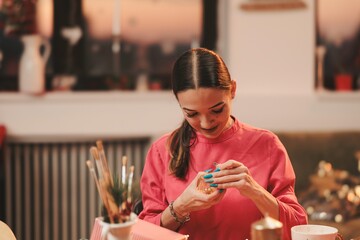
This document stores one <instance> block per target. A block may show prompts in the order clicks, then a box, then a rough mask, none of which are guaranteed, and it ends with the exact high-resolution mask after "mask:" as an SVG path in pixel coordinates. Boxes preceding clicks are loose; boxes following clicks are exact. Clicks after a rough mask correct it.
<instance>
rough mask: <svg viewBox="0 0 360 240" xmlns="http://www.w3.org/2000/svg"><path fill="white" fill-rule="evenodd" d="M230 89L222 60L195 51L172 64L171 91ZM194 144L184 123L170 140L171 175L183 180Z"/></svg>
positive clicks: (229, 81)
mask: <svg viewBox="0 0 360 240" xmlns="http://www.w3.org/2000/svg"><path fill="white" fill-rule="evenodd" d="M198 88H218V89H223V90H230V89H231V77H230V74H229V71H228V69H227V67H226V65H225V63H224V61H223V59H222V58H221V57H220V56H219V55H218V54H216V53H215V52H213V51H211V50H208V49H205V48H195V49H191V50H189V51H187V52H185V53H183V54H182V55H181V56H180V57H179V58H178V59H177V61H176V62H175V64H174V67H173V71H172V90H173V93H174V95H175V97H176V98H178V97H177V95H178V93H179V92H181V91H186V90H189V89H198ZM194 142H195V133H194V130H193V129H192V127H191V126H190V124H189V123H188V122H187V121H186V120H184V121H183V123H182V124H181V126H180V127H179V128H178V129H176V130H175V131H174V132H172V134H171V135H170V137H169V141H168V146H169V151H170V157H171V160H170V165H169V168H170V171H171V172H172V173H173V174H174V175H175V176H176V177H178V178H180V179H185V177H186V175H187V172H188V169H189V162H190V147H191V146H192V144H193V143H194Z"/></svg>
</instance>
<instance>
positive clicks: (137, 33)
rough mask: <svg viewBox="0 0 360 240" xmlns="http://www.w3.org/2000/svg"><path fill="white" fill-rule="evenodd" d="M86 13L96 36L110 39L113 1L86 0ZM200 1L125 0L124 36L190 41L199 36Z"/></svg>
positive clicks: (139, 39) (137, 39)
mask: <svg viewBox="0 0 360 240" xmlns="http://www.w3.org/2000/svg"><path fill="white" fill-rule="evenodd" d="M83 5H84V6H83V8H84V16H85V18H86V19H87V21H88V22H89V32H90V34H91V35H92V36H93V37H95V38H100V39H103V38H109V37H110V36H111V30H112V21H113V18H112V15H113V12H114V11H113V6H114V1H113V0H102V1H99V0H85V1H84V2H83ZM201 9H202V8H201V1H199V0H197V1H194V0H171V1H165V0H122V1H121V14H120V15H121V21H122V22H121V31H122V32H121V34H122V37H123V38H125V39H127V40H129V41H132V42H139V43H151V42H158V41H172V40H175V39H176V40H177V41H187V42H189V41H191V40H192V39H193V38H199V33H200V28H201Z"/></svg>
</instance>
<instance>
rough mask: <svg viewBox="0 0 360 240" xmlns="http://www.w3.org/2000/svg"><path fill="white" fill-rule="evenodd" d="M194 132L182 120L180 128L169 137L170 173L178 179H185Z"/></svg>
mask: <svg viewBox="0 0 360 240" xmlns="http://www.w3.org/2000/svg"><path fill="white" fill-rule="evenodd" d="M194 136H195V134H194V130H193V129H192V127H191V126H190V124H189V123H188V122H187V121H186V120H184V121H183V123H182V124H181V126H180V127H179V128H178V129H176V130H175V131H174V132H172V134H171V135H170V137H169V140H168V146H169V151H170V156H171V160H170V164H169V168H170V171H171V172H172V173H173V174H174V175H175V176H176V177H177V178H180V179H185V177H186V175H187V173H188V170H189V165H190V147H191V146H192V144H193V142H191V140H192V139H193V138H194Z"/></svg>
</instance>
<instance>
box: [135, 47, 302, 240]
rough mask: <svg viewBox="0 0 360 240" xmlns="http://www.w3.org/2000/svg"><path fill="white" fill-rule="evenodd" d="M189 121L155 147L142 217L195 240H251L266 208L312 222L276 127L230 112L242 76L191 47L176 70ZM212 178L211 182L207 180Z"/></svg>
mask: <svg viewBox="0 0 360 240" xmlns="http://www.w3.org/2000/svg"><path fill="white" fill-rule="evenodd" d="M172 84H173V92H174V94H175V97H176V99H177V100H178V102H179V105H180V108H181V110H182V112H183V114H184V118H185V119H184V121H183V123H182V125H181V126H180V127H179V128H178V129H176V130H175V131H174V132H172V133H171V134H167V135H165V136H163V137H161V138H160V139H158V140H157V141H156V142H155V143H153V144H152V146H151V148H150V149H149V152H148V155H147V158H146V162H145V167H144V171H143V175H142V179H141V190H142V200H143V205H144V210H143V211H142V212H141V214H140V218H141V219H144V220H146V221H149V222H152V223H155V224H158V225H161V226H163V227H165V228H168V229H171V230H174V231H179V232H180V233H183V234H188V235H190V239H216V240H219V239H224V240H229V239H250V228H251V224H252V223H253V222H255V221H257V220H259V219H261V218H262V217H263V216H264V215H265V214H268V215H269V216H270V217H272V218H275V219H278V220H279V221H281V222H282V223H283V230H284V231H283V239H291V238H290V228H291V227H292V226H294V225H298V224H305V223H307V216H306V213H305V211H304V209H303V208H302V207H301V206H300V204H299V203H298V202H297V199H296V196H295V194H294V182H295V175H294V171H293V168H292V165H291V162H290V160H289V157H288V155H287V152H286V150H285V148H284V146H283V145H282V144H281V142H280V141H279V139H278V138H277V137H276V136H275V135H274V134H273V133H271V132H269V131H267V130H263V129H259V128H255V127H252V126H249V125H247V124H245V123H241V122H240V121H239V120H238V119H236V118H235V117H234V116H232V115H231V102H232V99H234V97H235V92H236V82H235V81H233V80H231V77H230V74H229V72H228V69H227V67H226V65H225V63H224V62H223V60H222V59H221V57H220V56H218V55H217V54H216V53H214V52H212V51H210V50H207V49H203V48H198V49H192V50H189V51H187V52H185V53H184V54H183V55H182V56H180V58H179V59H178V60H177V61H176V63H175V65H174V68H173V73H172ZM206 184H210V185H206Z"/></svg>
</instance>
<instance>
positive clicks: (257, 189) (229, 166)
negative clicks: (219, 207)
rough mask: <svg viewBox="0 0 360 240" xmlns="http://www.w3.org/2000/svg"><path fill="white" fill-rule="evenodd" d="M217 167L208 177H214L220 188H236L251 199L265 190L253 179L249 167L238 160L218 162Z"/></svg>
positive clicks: (214, 181)
mask: <svg viewBox="0 0 360 240" xmlns="http://www.w3.org/2000/svg"><path fill="white" fill-rule="evenodd" d="M216 168H217V169H219V170H218V171H217V172H213V173H211V174H212V177H210V178H208V179H212V180H213V181H212V183H213V184H217V187H218V188H219V189H227V188H236V189H238V190H239V192H240V193H241V195H243V196H245V197H248V198H250V199H254V198H256V196H258V195H259V193H261V192H263V191H264V188H263V187H261V186H260V185H259V184H258V183H257V182H256V181H255V180H254V179H253V177H252V176H251V173H250V171H249V169H248V168H247V167H246V166H245V165H244V164H242V163H240V162H238V161H235V160H228V161H227V162H225V163H222V164H218V165H217V166H216ZM206 177H208V176H206Z"/></svg>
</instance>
